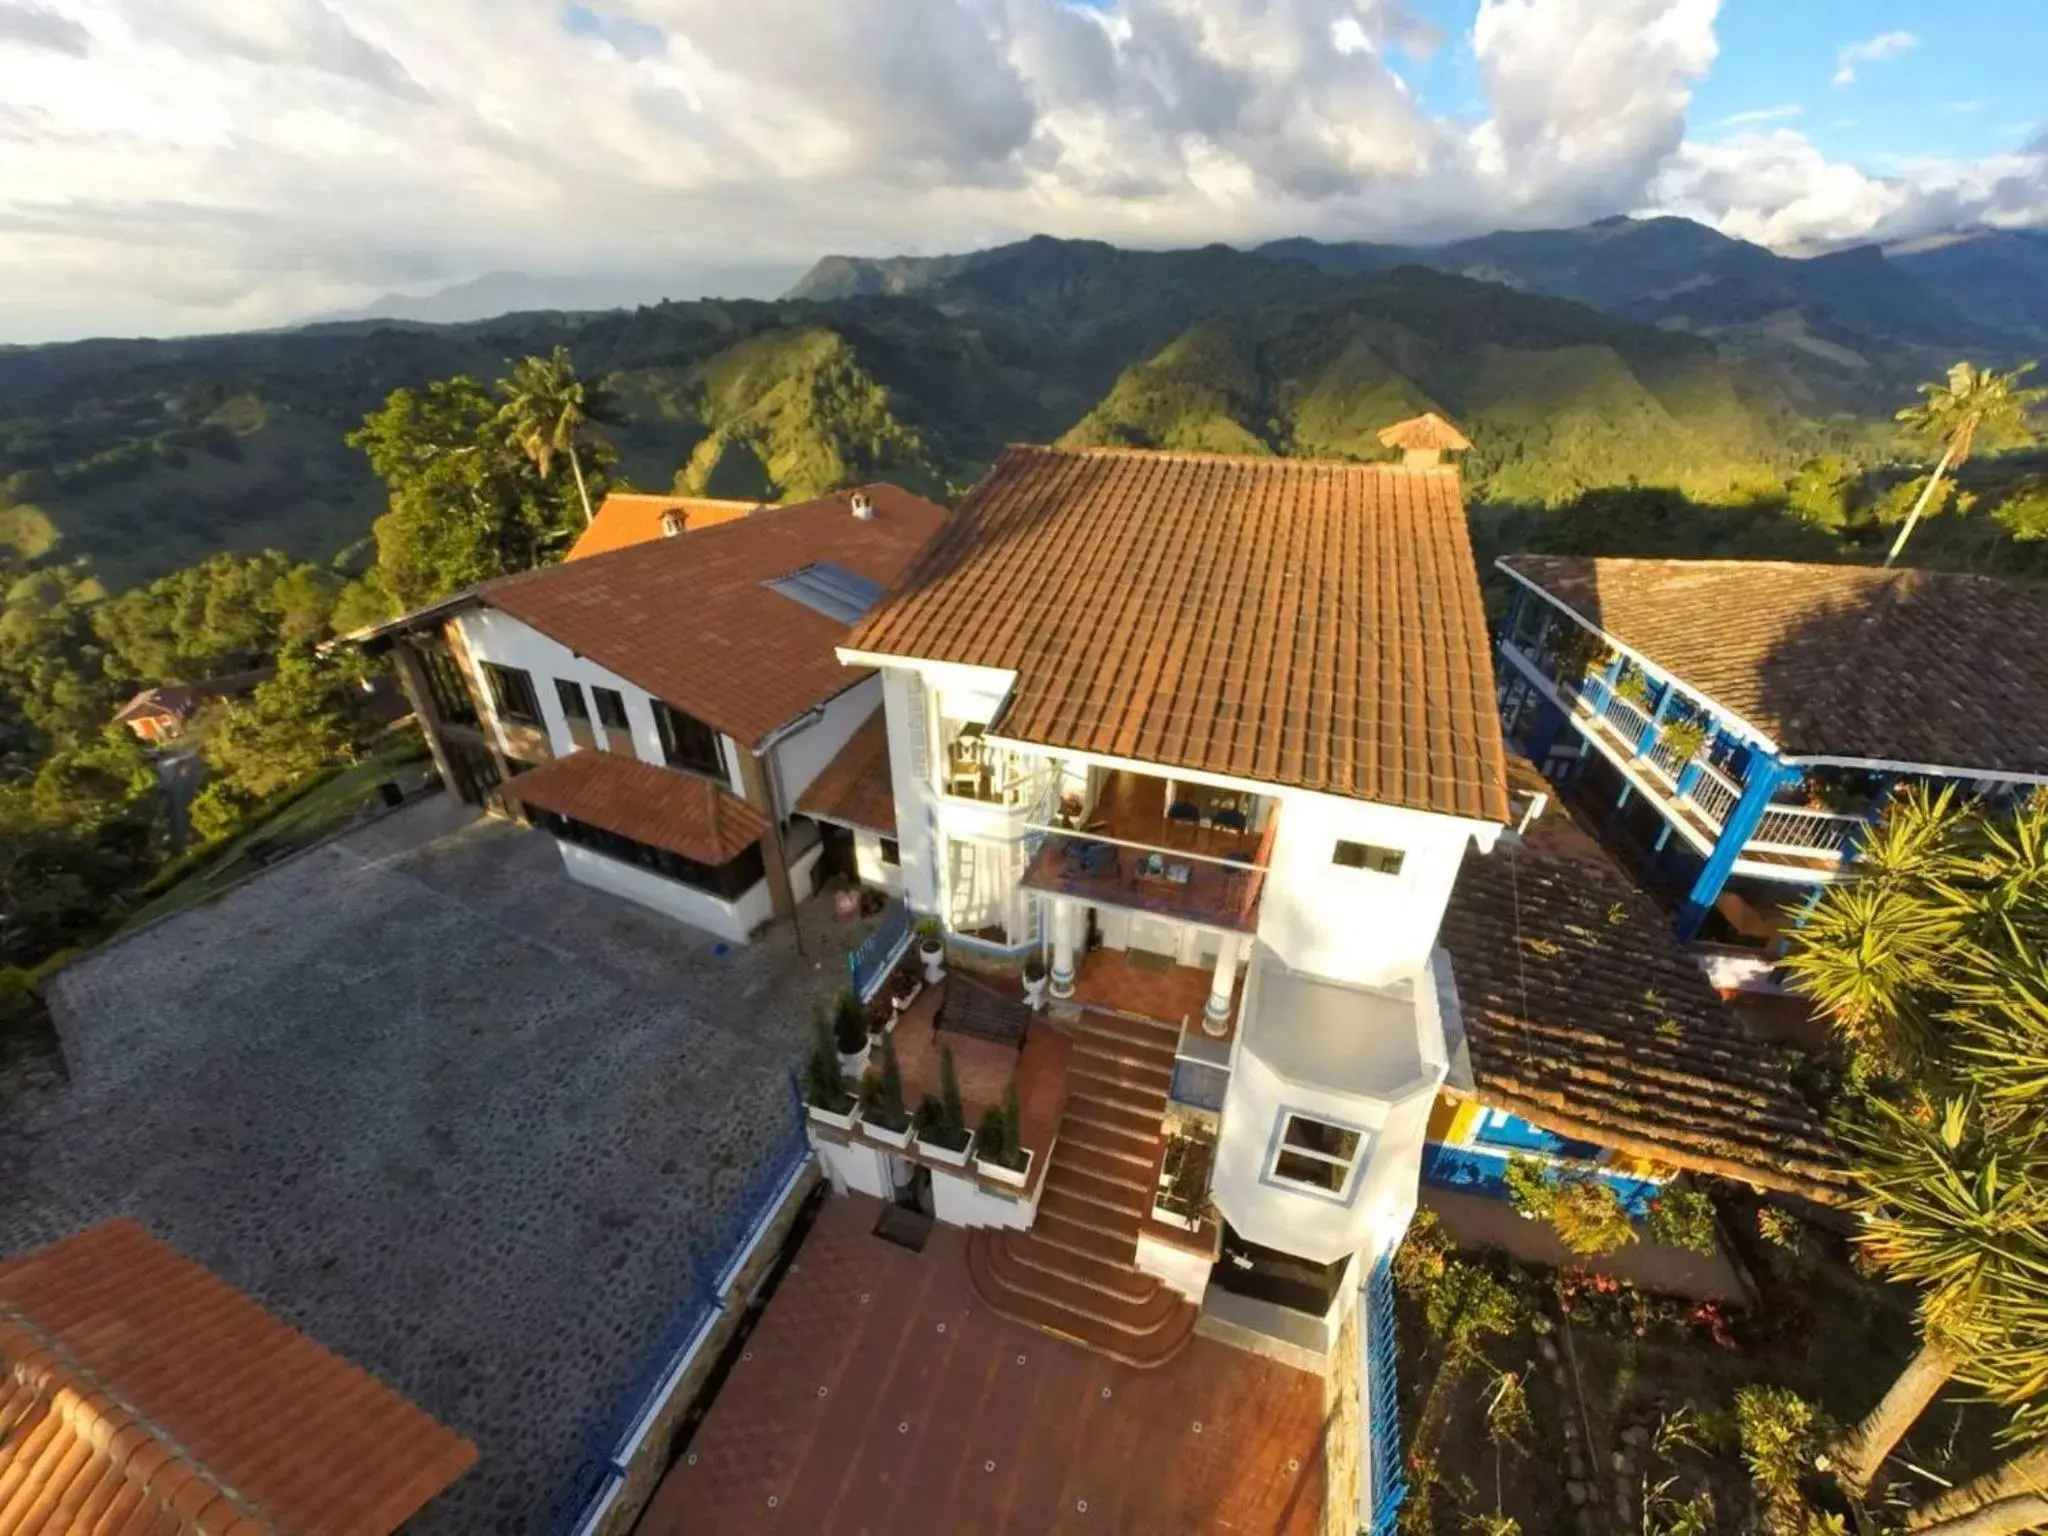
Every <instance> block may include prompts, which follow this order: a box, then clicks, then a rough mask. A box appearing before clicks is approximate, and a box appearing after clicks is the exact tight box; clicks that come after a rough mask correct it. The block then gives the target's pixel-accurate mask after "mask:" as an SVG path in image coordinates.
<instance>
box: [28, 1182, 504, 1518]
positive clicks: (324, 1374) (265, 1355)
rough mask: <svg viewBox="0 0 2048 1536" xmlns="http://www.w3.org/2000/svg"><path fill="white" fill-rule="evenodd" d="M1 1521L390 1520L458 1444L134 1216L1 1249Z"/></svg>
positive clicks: (456, 1453)
mask: <svg viewBox="0 0 2048 1536" xmlns="http://www.w3.org/2000/svg"><path fill="white" fill-rule="evenodd" d="M0 1447H4V1450H0V1530H7V1531H23V1532H27V1531H44V1532H50V1533H52V1536H56V1533H61V1532H71V1531H77V1532H84V1531H92V1532H94V1533H97V1536H144V1533H149V1536H157V1533H172V1532H195V1533H196V1532H200V1531H206V1532H227V1533H230V1536H255V1533H258V1532H291V1531H320V1532H327V1533H334V1536H388V1533H389V1532H391V1531H393V1530H395V1529H396V1528H397V1527H398V1526H399V1525H400V1524H401V1523H403V1522H404V1521H405V1520H407V1519H409V1518H410V1517H411V1516H412V1515H413V1514H414V1513H415V1512H417V1511H418V1510H419V1509H420V1508H421V1506H423V1505H424V1504H425V1503H426V1502H427V1501H428V1500H429V1499H431V1498H433V1497H434V1495H435V1494H437V1493H439V1492H440V1491H441V1490H442V1489H443V1488H445V1487H447V1486H448V1484H450V1483H451V1482H453V1481H454V1480H455V1479H456V1478H457V1477H459V1476H460V1475H461V1474H462V1473H463V1471H465V1470H466V1469H467V1468H468V1467H469V1465H470V1463H471V1462H473V1461H474V1460H475V1459H476V1448H475V1447H474V1446H472V1445H471V1444H470V1443H469V1442H468V1441H466V1440H464V1439H463V1438H462V1437H461V1436H460V1435H457V1434H456V1433H455V1432H454V1431H452V1430H449V1429H445V1428H443V1427H442V1426H441V1425H439V1424H437V1423H435V1422H434V1420H433V1419H431V1418H429V1417H428V1416H427V1415H426V1414H424V1413H422V1412H421V1411H420V1410H419V1409H417V1408H415V1407H413V1406H412V1404H410V1403H408V1402H406V1401H405V1400H404V1399H403V1398H401V1397H399V1396H398V1395H397V1394H396V1393H394V1392H392V1391H390V1390H389V1389H387V1388H386V1387H384V1386H382V1385H380V1384H379V1383H378V1382H377V1381H375V1380H373V1379H372V1378H371V1377H369V1376H367V1375H365V1374H364V1373H363V1372H362V1371H359V1370H357V1369H356V1368H355V1367H354V1366H352V1365H349V1364H348V1363H347V1362H345V1361H343V1360H340V1359H338V1358H336V1357H335V1356H334V1355H331V1354H329V1353H328V1352H327V1351H326V1350H324V1349H322V1348H321V1347H320V1346H319V1345H318V1344H316V1343H314V1342H313V1341H312V1340H311V1339H309V1338H307V1337H306V1336H305V1335H304V1334H301V1333H299V1332H297V1331H296V1330H294V1329H291V1328H288V1327H286V1326H285V1325H284V1324H283V1323H281V1322H279V1321H278V1320H277V1319H276V1318H274V1317H272V1316H271V1315H270V1314H269V1313H267V1312H265V1311H264V1310H263V1308H261V1307H260V1306H258V1305H257V1304H256V1303H255V1302H254V1301H251V1300H250V1299H249V1298H248V1297H246V1296H244V1295H242V1294H241V1292H239V1291H237V1290H235V1289H234V1287H232V1286H230V1285H229V1284H228V1283H227V1282H226V1281H224V1280H222V1279H220V1278H219V1277H218V1276H216V1275H214V1274H213V1273H211V1272H210V1271H208V1270H207V1269H205V1268H204V1267H202V1266H201V1265H198V1264H195V1263H193V1262H192V1261H191V1260H190V1259H187V1258H185V1257H184V1256H182V1255H181V1254H179V1253H178V1252H177V1251H176V1250H175V1249H173V1248H170V1247H168V1246H167V1245H165V1244H163V1243H160V1242H158V1241H157V1240H156V1239H155V1238H153V1237H151V1236H150V1235H149V1234H148V1233H147V1232H145V1231H144V1230H143V1229H142V1227H141V1226H139V1225H138V1224H137V1223H135V1222H133V1221H125V1220H124V1221H112V1222H108V1223H106V1224H105V1225H102V1226H98V1227H94V1228H91V1229H90V1230H88V1231H85V1232H81V1233H79V1234H78V1235H77V1236H75V1237H71V1238H67V1239H65V1240H64V1241H63V1242H60V1243H56V1244H53V1245H52V1246H50V1247H48V1248H44V1249H41V1250H39V1251H37V1252H35V1253H31V1254H28V1255H25V1256H23V1257H21V1258H17V1259H13V1260H10V1261H9V1262H7V1263H5V1264H0Z"/></svg>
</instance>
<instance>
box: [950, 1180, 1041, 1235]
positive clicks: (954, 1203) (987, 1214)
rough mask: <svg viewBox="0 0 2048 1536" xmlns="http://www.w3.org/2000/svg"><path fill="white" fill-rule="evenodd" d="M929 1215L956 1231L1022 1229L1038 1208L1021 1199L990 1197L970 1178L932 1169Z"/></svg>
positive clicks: (1034, 1215)
mask: <svg viewBox="0 0 2048 1536" xmlns="http://www.w3.org/2000/svg"><path fill="white" fill-rule="evenodd" d="M932 1214H933V1215H935V1216H937V1217H938V1219H939V1220H940V1221H944V1222H949V1223H951V1224H952V1225H953V1226H956V1227H1016V1228H1019V1229H1022V1228H1024V1227H1028V1226H1030V1225H1031V1222H1032V1219H1033V1218H1034V1217H1036V1216H1037V1214H1038V1206H1037V1205H1036V1203H1035V1202H1032V1201H1029V1200H1026V1199H1024V1198H1022V1196H1019V1197H1017V1198H1015V1199H1012V1198H1010V1197H1008V1196H1005V1195H992V1194H990V1193H989V1192H988V1191H987V1190H985V1189H983V1188H982V1187H981V1186H980V1185H979V1184H977V1183H975V1182H974V1180H973V1179H971V1178H968V1177H965V1176H963V1175H961V1174H957V1173H948V1172H946V1170H945V1169H943V1168H933V1169H932Z"/></svg>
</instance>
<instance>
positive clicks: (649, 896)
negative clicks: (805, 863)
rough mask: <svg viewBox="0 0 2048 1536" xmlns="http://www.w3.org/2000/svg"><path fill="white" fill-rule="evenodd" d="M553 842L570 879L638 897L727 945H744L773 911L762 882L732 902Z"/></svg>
mask: <svg viewBox="0 0 2048 1536" xmlns="http://www.w3.org/2000/svg"><path fill="white" fill-rule="evenodd" d="M555 846H556V847H557V848H559V849H560V850H561V851H562V867H563V868H564V869H566V870H567V871H568V873H569V878H570V879H572V880H577V881H580V882H581V883H583V884H584V885H588V886H593V887H595V888H596V889H598V890H600V891H609V892H611V893H612V895H614V896H623V897H625V898H626V900H628V901H637V902H639V903H640V905H641V906H643V907H651V908H653V909H654V910H655V911H657V912H664V913H666V914H667V915H668V916H670V917H673V918H676V919H677V920H679V921H681V922H685V923H688V924H689V925H690V926H691V927H693V928H702V929H703V930H704V931H705V932H706V933H710V934H714V935H716V936H717V937H718V938H721V939H724V940H726V941H727V942H729V943H733V944H744V943H746V942H747V935H748V934H750V933H752V932H753V931H754V930H755V929H756V928H758V927H759V926H760V925H761V924H763V923H765V922H767V921H768V918H769V916H770V915H771V913H772V912H773V910H774V909H773V907H772V905H771V904H770V901H769V896H768V882H767V881H766V880H757V881H755V882H754V887H753V889H752V890H750V891H748V892H747V893H746V895H744V896H742V897H741V898H740V899H739V900H738V901H736V902H727V901H721V900H719V898H718V897H716V896H712V895H710V894H708V893H706V892H704V891H698V890H693V889H691V888H690V887H689V886H687V885H683V884H680V883H678V882H677V881H674V880H669V879H665V878H663V877H662V876H660V875H657V874H655V873H653V871H651V870H645V869H640V868H637V867H635V866H634V865H631V864H621V863H619V862H618V861H617V860H616V859H608V858H605V857H604V856H603V855H602V854H598V853H593V852H591V851H590V850H589V849H588V848H580V847H578V846H577V845H576V844H574V843H565V842H562V841H560V840H559V839H557V840H556V842H555Z"/></svg>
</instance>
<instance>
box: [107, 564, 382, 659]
mask: <svg viewBox="0 0 2048 1536" xmlns="http://www.w3.org/2000/svg"><path fill="white" fill-rule="evenodd" d="M340 585H341V582H340V580H339V578H337V577H336V576H334V575H333V574H332V573H331V572H327V571H323V570H321V569H319V568H318V567H317V566H312V565H305V564H300V563H297V562H295V561H293V560H291V559H290V558H289V557H288V556H285V555H282V554H279V553H278V552H277V551H275V550H267V551H265V552H264V553H262V554H257V555H239V554H222V555H212V556H209V557H208V558H207V559H205V560H202V561H200V562H199V563H198V564H197V565H193V566H188V567H186V568H185V569H184V570H181V571H174V572H172V573H171V574H170V575H168V576H161V577H158V578H157V579H156V580H155V581H152V582H150V583H149V584H148V585H147V586H144V587H137V588H135V589H133V590H131V591H128V592H124V593H122V594H121V595H120V596H119V597H114V598H109V599H108V600H107V601H105V602H103V603H101V604H99V606H98V607H97V608H96V609H94V611H93V615H92V624H93V630H94V632H95V633H96V634H97V635H98V636H99V638H100V639H101V640H102V641H103V642H104V644H105V645H106V647H107V650H108V652H109V654H110V656H111V658H112V660H113V662H114V663H115V664H116V665H118V667H119V669H120V671H121V673H122V675H123V676H124V677H126V678H128V679H131V680H133V681H135V682H138V683H166V682H199V681H203V680H204V679H206V678H208V677H215V676H218V675H220V674H221V673H223V672H232V671H236V670H239V669H241V668H244V667H250V666H255V665H258V664H260V663H262V662H264V661H267V660H268V659H269V658H270V656H271V655H272V653H274V652H275V651H276V650H277V648H278V646H279V645H281V644H284V645H289V644H300V645H304V644H310V643H311V642H313V641H316V640H318V639H320V638H321V636H323V635H324V634H325V633H326V632H327V617H328V612H329V610H330V609H331V608H332V606H333V603H334V596H335V592H336V591H337V589H338V588H339V587H340Z"/></svg>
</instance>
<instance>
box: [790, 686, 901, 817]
mask: <svg viewBox="0 0 2048 1536" xmlns="http://www.w3.org/2000/svg"><path fill="white" fill-rule="evenodd" d="M796 808H797V809H798V810H799V811H801V812H803V814H804V815H806V816H815V817H817V818H818V819H819V820H820V821H829V822H833V823H835V824H837V825H839V826H847V827H865V828H866V829H867V830H868V831H870V832H879V833H881V834H882V835H883V836H884V837H894V836H895V835H896V783H895V779H894V778H893V777H892V776H891V774H890V771H889V722H888V719H887V717H886V715H885V714H884V712H883V711H882V710H881V709H880V708H879V707H878V708H877V709H876V710H875V712H874V713H873V714H872V715H870V716H868V719H867V723H866V724H864V725H863V726H861V728H860V729H859V730H857V731H855V732H854V733H853V734H852V735H851V736H849V737H848V738H847V739H846V745H845V746H843V747H841V748H840V749H839V755H838V756H837V757H835V758H833V759H832V761H831V762H829V763H827V764H826V765H825V767H824V771H823V772H821V773H820V774H819V775H818V776H817V777H816V778H815V779H813V780H811V787H810V788H809V789H807V790H805V791H804V792H803V794H802V795H801V796H799V797H798V799H797V802H796Z"/></svg>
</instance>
